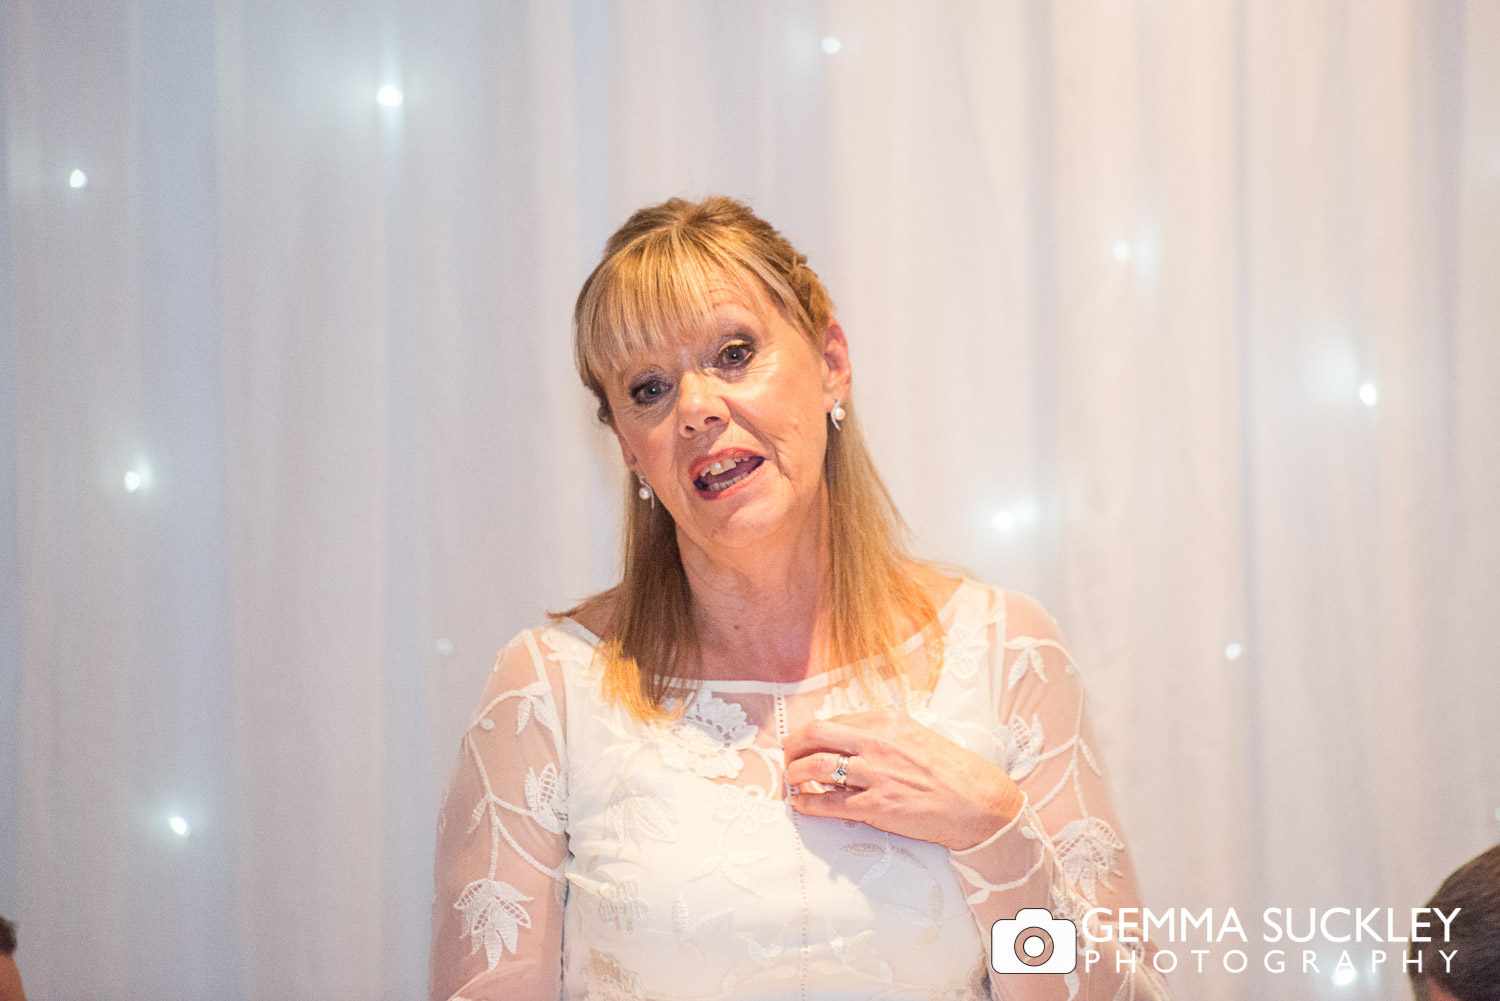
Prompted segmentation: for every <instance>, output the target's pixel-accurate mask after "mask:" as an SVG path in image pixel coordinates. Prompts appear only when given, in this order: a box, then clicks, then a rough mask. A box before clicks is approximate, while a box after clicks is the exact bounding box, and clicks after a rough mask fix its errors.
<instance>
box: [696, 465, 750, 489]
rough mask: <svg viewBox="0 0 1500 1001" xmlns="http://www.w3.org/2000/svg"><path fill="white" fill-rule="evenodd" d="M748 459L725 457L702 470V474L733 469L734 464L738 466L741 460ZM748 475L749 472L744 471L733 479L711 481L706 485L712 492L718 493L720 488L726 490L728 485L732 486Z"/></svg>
mask: <svg viewBox="0 0 1500 1001" xmlns="http://www.w3.org/2000/svg"><path fill="white" fill-rule="evenodd" d="M748 461H750V460H749V457H746V458H742V459H725V460H723V461H722V462H715V463H714V464H713V465H712V466H710V467H708V468H707V469H705V470H704V471H703V474H704V475H707V474H709V473H721V472H723V471H724V470H726V469H733V468H734V467H735V466H738V465H739V464H740V463H742V462H748ZM749 475H750V473H749V472H748V471H747V472H744V473H741V474H740V475H738V476H736V477H734V479H731V480H725V481H724V482H723V483H713V484H710V485H709V487H708V489H709V490H711V491H712V492H714V493H718V492H719V491H721V490H727V489H729V488H730V487H732V486H734V485H735V484H736V483H738V482H739V481H740V480H743V479H744V478H745V477H746V476H749Z"/></svg>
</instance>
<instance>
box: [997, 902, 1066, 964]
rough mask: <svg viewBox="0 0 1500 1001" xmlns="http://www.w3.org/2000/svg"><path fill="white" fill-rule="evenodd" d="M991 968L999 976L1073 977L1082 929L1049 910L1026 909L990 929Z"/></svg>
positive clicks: (1042, 908)
mask: <svg viewBox="0 0 1500 1001" xmlns="http://www.w3.org/2000/svg"><path fill="white" fill-rule="evenodd" d="M990 966H991V967H992V968H993V969H994V970H995V972H996V973H1072V972H1073V971H1074V970H1076V969H1077V968H1078V926H1077V925H1075V924H1074V923H1073V922H1071V921H1069V920H1067V919H1066V918H1055V917H1053V916H1052V912H1051V911H1049V910H1047V909H1046V908H1045V907H1026V908H1023V909H1022V910H1020V911H1017V912H1016V916H1015V917H1013V918H1008V919H1007V918H1002V919H1000V920H999V921H996V922H995V923H994V924H992V925H990Z"/></svg>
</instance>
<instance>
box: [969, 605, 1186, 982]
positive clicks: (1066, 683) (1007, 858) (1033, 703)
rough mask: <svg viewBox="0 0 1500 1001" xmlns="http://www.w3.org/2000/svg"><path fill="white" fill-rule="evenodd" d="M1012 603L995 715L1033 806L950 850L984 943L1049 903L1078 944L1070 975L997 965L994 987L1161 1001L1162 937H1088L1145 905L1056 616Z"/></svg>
mask: <svg viewBox="0 0 1500 1001" xmlns="http://www.w3.org/2000/svg"><path fill="white" fill-rule="evenodd" d="M1005 612H1006V614H1005V615H1004V617H1003V618H1002V619H1001V621H1002V622H1003V623H1004V626H1003V632H1004V635H1003V637H1002V636H996V637H995V639H996V641H997V642H1000V641H1003V644H1004V650H1003V656H997V657H996V659H995V664H996V668H997V670H998V674H997V675H996V677H995V693H996V697H997V706H996V710H997V714H996V720H995V722H996V725H997V726H998V727H999V731H998V732H999V736H1000V739H1001V742H1002V744H1003V746H1004V748H1005V755H1006V761H1005V768H1006V771H1007V773H1009V775H1010V776H1011V778H1012V779H1014V780H1015V782H1016V784H1017V785H1018V786H1020V788H1021V791H1022V792H1023V793H1024V794H1025V797H1026V805H1025V807H1024V808H1023V809H1022V811H1021V813H1020V814H1019V815H1018V816H1017V817H1016V818H1015V819H1014V820H1013V821H1012V822H1011V823H1010V824H1008V825H1006V826H1005V827H1004V828H1002V829H1000V830H999V831H997V832H996V833H995V834H994V835H993V836H991V837H990V838H989V839H988V840H986V841H984V842H982V843H980V844H978V845H976V846H974V847H973V848H969V849H966V850H964V851H955V852H952V853H951V859H952V862H953V865H954V868H955V869H956V870H957V871H958V873H959V876H960V878H961V879H962V880H963V882H964V884H965V886H966V888H967V889H968V891H969V895H968V901H969V907H970V909H971V910H972V911H973V913H974V917H975V920H976V921H977V922H978V924H979V927H980V932H981V934H982V935H983V936H984V938H985V940H986V943H988V941H989V937H990V927H991V925H992V924H993V923H994V922H995V921H996V920H999V919H1009V918H1013V917H1014V916H1015V915H1016V913H1017V912H1018V911H1020V910H1022V909H1023V908H1028V907H1040V908H1047V909H1049V910H1051V912H1052V914H1053V915H1054V916H1055V917H1058V918H1067V919H1069V920H1071V921H1074V922H1075V923H1077V924H1078V926H1079V946H1080V952H1079V958H1078V966H1077V968H1076V970H1075V971H1074V972H1073V973H1070V974H1065V975H1056V974H1054V975H1050V976H1038V975H1034V974H1015V975H997V974H993V973H992V974H991V981H992V983H993V984H994V987H993V991H994V995H995V997H997V998H999V997H1004V998H1014V999H1027V1001H1044V999H1045V1001H1065V999H1070V998H1074V997H1080V998H1100V999H1121V1001H1123V999H1129V998H1134V999H1141V1001H1145V999H1150V1001H1164V999H1165V998H1166V997H1167V990H1166V985H1165V983H1164V982H1163V980H1162V977H1161V975H1160V974H1158V973H1157V972H1156V971H1155V969H1154V968H1153V967H1152V965H1151V961H1152V958H1153V956H1154V954H1155V951H1156V943H1155V942H1148V943H1140V942H1124V943H1121V942H1119V941H1117V940H1111V941H1107V942H1098V941H1090V939H1089V937H1087V936H1086V935H1084V934H1083V927H1084V922H1085V920H1087V921H1088V925H1089V928H1090V929H1091V930H1093V931H1094V932H1095V933H1096V935H1098V934H1100V933H1101V932H1102V927H1101V926H1102V925H1103V924H1105V923H1113V924H1114V925H1115V930H1116V931H1118V917H1116V919H1115V921H1114V922H1111V921H1110V917H1109V915H1118V911H1119V908H1122V907H1137V908H1138V907H1140V906H1141V901H1140V891H1139V889H1138V888H1137V885H1136V877H1135V870H1134V867H1133V865H1132V864H1131V861H1130V854H1129V851H1128V850H1127V849H1126V847H1125V841H1124V838H1123V837H1122V835H1121V834H1120V823H1119V819H1118V818H1117V817H1116V815H1115V810H1114V806H1113V805H1112V804H1111V802H1110V798H1109V792H1108V789H1107V787H1106V785H1105V780H1104V772H1103V767H1102V765H1101V763H1100V760H1099V753H1098V751H1097V749H1096V747H1095V744H1094V735H1093V731H1092V729H1091V728H1090V726H1089V723H1088V716H1087V713H1086V712H1085V708H1084V701H1085V698H1084V690H1083V685H1082V682H1081V681H1080V679H1079V677H1078V669H1077V667H1076V666H1075V665H1074V664H1073V660H1072V657H1071V656H1069V654H1068V651H1067V649H1066V647H1064V646H1063V643H1062V640H1061V637H1060V636H1059V635H1058V632H1057V628H1056V625H1055V623H1054V622H1053V620H1052V618H1051V616H1049V615H1048V614H1047V613H1046V611H1045V610H1044V609H1043V608H1042V607H1041V606H1040V605H1039V604H1037V602H1036V601H1034V600H1033V599H1031V598H1028V597H1026V596H1024V595H1021V594H1016V593H1014V592H1006V593H1005ZM997 631H998V630H997ZM1096 908H1107V909H1108V910H1109V915H1101V914H1099V913H1098V912H1097V911H1095V909H1096ZM1091 912H1094V913H1092V914H1091ZM1129 931H1130V929H1129V927H1128V926H1127V934H1128V933H1129ZM1137 934H1138V933H1137ZM1089 950H1091V951H1092V952H1091V953H1090V951H1089Z"/></svg>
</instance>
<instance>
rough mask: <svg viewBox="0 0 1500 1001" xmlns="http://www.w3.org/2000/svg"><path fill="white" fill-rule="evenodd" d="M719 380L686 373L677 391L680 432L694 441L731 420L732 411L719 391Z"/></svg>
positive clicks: (678, 427) (696, 373)
mask: <svg viewBox="0 0 1500 1001" xmlns="http://www.w3.org/2000/svg"><path fill="white" fill-rule="evenodd" d="M718 389H719V381H718V380H717V379H714V378H711V377H709V376H706V375H702V374H700V373H698V372H685V373H683V376H682V381H681V382H680V383H679V384H678V389H677V429H678V431H679V432H681V434H682V436H683V437H684V438H690V437H692V436H693V435H696V434H698V433H700V432H702V431H703V430H705V429H707V428H710V427H713V426H714V425H716V424H723V423H725V422H727V421H728V420H729V408H728V407H726V406H725V405H724V399H723V397H722V396H721V395H720V394H719V392H718Z"/></svg>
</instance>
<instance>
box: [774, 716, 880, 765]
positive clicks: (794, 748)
mask: <svg viewBox="0 0 1500 1001" xmlns="http://www.w3.org/2000/svg"><path fill="white" fill-rule="evenodd" d="M866 735H867V732H866V731H865V730H862V729H860V728H859V727H857V726H850V725H849V724H847V723H835V722H833V721H832V720H826V719H818V720H813V721H812V722H811V723H809V724H807V725H806V726H804V727H802V728H801V729H798V730H794V731H792V732H791V733H790V734H788V735H787V738H786V740H784V741H782V744H781V750H782V752H783V753H784V754H785V755H786V760H787V761H791V760H793V759H794V758H800V757H802V756H803V755H805V754H814V753H816V752H818V751H833V752H834V753H836V754H848V755H851V756H852V755H855V754H858V753H859V748H860V744H861V742H862V740H864V739H866Z"/></svg>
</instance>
